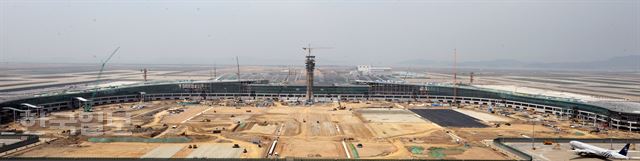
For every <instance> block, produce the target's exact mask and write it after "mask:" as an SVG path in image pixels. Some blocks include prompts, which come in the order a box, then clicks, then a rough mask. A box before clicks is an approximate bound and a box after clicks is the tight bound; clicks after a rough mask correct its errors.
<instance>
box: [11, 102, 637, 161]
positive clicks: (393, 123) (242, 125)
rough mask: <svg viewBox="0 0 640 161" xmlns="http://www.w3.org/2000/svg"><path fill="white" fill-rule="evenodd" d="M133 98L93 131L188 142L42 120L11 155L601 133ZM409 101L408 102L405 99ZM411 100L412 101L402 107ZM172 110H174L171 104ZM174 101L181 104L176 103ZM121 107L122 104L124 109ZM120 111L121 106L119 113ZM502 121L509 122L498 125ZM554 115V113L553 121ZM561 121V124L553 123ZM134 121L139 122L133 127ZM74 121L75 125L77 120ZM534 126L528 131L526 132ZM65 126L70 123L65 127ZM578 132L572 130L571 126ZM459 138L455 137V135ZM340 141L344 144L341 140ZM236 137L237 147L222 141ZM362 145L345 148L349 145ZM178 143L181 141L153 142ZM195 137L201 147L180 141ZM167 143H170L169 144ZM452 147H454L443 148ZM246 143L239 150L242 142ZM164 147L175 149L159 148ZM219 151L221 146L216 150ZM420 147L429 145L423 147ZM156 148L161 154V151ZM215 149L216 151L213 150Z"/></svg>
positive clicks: (358, 107) (363, 154) (387, 145)
mask: <svg viewBox="0 0 640 161" xmlns="http://www.w3.org/2000/svg"><path fill="white" fill-rule="evenodd" d="M134 105H136V104H121V105H108V106H97V107H96V108H95V111H96V112H97V111H100V112H103V113H113V115H112V116H109V117H105V118H103V119H97V120H96V121H94V122H93V123H99V124H100V123H102V125H104V126H105V127H104V128H103V129H94V130H97V131H100V130H103V131H102V132H113V131H116V130H119V131H121V132H130V135H125V136H121V135H111V133H105V135H103V136H100V137H141V138H176V137H186V138H189V139H191V141H190V142H188V143H143V142H112V143H92V142H88V141H87V139H88V138H89V136H80V137H71V136H69V134H67V133H61V131H62V130H61V129H56V128H48V127H23V126H21V125H18V124H12V125H11V126H10V127H11V128H16V129H23V130H27V131H36V132H39V133H43V134H44V136H48V137H52V138H58V141H54V142H52V143H50V144H45V145H42V146H38V147H35V148H32V149H28V150H25V151H21V152H18V153H15V154H12V156H17V157H21V156H24V157H114V156H117V157H130V158H137V157H143V156H144V157H150V156H154V155H157V156H161V157H172V158H185V157H215V156H209V155H208V153H210V152H208V151H219V152H221V154H220V156H228V157H240V158H263V157H270V158H274V157H280V158H283V157H288V156H292V157H305V158H306V157H309V158H346V157H347V152H348V153H349V155H350V156H352V157H355V156H356V155H354V152H353V151H352V150H353V149H355V150H356V151H357V153H358V155H357V156H358V157H359V158H363V159H366V158H377V159H383V158H387V159H411V158H432V157H431V156H429V155H428V154H414V153H412V152H411V151H410V149H409V148H407V147H423V148H425V149H428V148H431V147H441V148H445V150H444V151H443V154H446V157H445V158H447V159H496V160H503V159H510V158H508V157H505V155H504V154H501V153H498V152H496V151H494V150H493V149H490V148H488V147H486V146H485V145H483V144H482V143H481V142H482V141H483V140H488V139H494V138H496V137H531V136H535V137H560V136H562V137H592V138H597V137H603V136H607V135H606V134H590V133H588V131H586V130H584V129H578V128H575V129H565V130H563V131H558V130H557V129H554V128H552V127H549V126H545V125H541V124H540V123H539V124H537V125H535V127H533V125H532V124H529V123H528V122H526V121H522V120H520V118H518V117H506V116H498V115H495V114H490V113H486V112H483V111H479V110H469V109H464V110H463V111H465V112H463V113H465V114H467V115H472V117H476V118H477V119H480V120H483V121H485V122H487V124H492V123H495V122H501V123H502V124H503V125H502V126H500V127H495V126H491V127H487V128H444V127H441V126H439V125H437V124H435V123H432V122H431V121H429V120H426V119H424V118H422V117H420V116H418V115H416V114H415V113H412V112H411V111H409V110H407V109H405V107H404V106H401V105H399V104H397V103H389V102H375V101H368V102H364V101H363V102H360V103H344V102H343V105H346V106H347V108H346V109H344V110H339V109H335V108H336V107H337V106H338V104H337V102H332V103H318V104H315V105H312V106H302V105H296V106H286V105H282V104H280V103H275V104H274V106H271V107H255V106H250V105H246V106H222V105H216V104H213V105H186V106H183V105H178V104H176V102H175V101H167V102H161V101H154V102H147V103H145V107H144V108H141V109H134V108H131V107H132V106H134ZM405 106H408V105H405ZM409 108H411V107H409ZM169 109H171V110H177V111H181V110H183V111H181V112H170V111H169ZM178 109H180V110H178ZM123 111H126V112H123ZM78 113H79V111H64V112H56V113H52V114H51V115H50V116H48V117H45V118H41V120H44V121H45V124H47V125H49V122H51V121H59V120H64V119H68V118H69V117H71V116H73V115H77V114H78ZM123 113H127V114H123ZM506 122H509V123H510V125H504V123H506ZM559 122H560V121H559ZM559 125H562V126H563V127H566V126H568V124H559ZM136 126H139V127H136ZM72 127H73V128H78V127H81V126H80V125H79V124H77V125H75V126H72ZM533 128H535V134H533V133H532V132H533V130H532V129H533ZM69 129H72V128H69ZM577 133H579V134H581V135H580V136H574V134H577ZM608 134H610V135H612V136H618V137H637V136H636V134H628V133H625V132H621V131H609V132H608ZM460 139H462V140H460ZM275 140H278V144H277V145H276V147H275V153H277V154H278V155H273V156H267V153H268V150H269V147H270V146H271V144H272V143H273V141H275ZM343 140H344V141H345V145H347V147H346V149H347V150H346V151H345V147H343V144H342V141H343ZM235 144H238V146H239V148H234V149H228V148H231V146H234V145H235ZM359 144H361V145H362V147H356V148H352V147H351V145H354V146H355V145H359ZM167 145H177V146H180V147H182V148H181V149H176V148H175V147H173V148H166V149H163V148H159V149H156V148H158V147H165V146H167ZM190 145H199V147H202V148H203V149H201V150H198V149H192V148H187V147H188V146H190ZM168 147H171V146H168ZM447 148H453V149H447ZM245 149H246V153H245V152H244V150H245ZM164 151H167V152H170V153H174V154H172V155H171V154H164V153H163V152H164ZM222 152H224V154H222ZM424 153H428V150H425V151H424ZM160 154H162V155H160ZM216 156H218V155H216Z"/></svg>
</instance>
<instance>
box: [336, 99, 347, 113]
mask: <svg viewBox="0 0 640 161" xmlns="http://www.w3.org/2000/svg"><path fill="white" fill-rule="evenodd" d="M341 99H342V98H340V96H338V107H336V109H338V110H345V109H347V107H346V106H342V103H341V101H342V100H341Z"/></svg>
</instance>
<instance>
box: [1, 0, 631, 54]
mask: <svg viewBox="0 0 640 161" xmlns="http://www.w3.org/2000/svg"><path fill="white" fill-rule="evenodd" d="M307 43H312V45H314V46H322V47H331V49H322V50H317V52H316V55H317V56H318V64H320V65H322V64H349V63H351V64H374V65H376V64H389V63H396V62H401V61H405V60H411V59H426V60H439V61H450V60H451V59H452V57H453V56H452V55H453V54H452V52H453V49H454V48H457V50H458V58H459V60H460V61H473V60H492V59H516V60H522V61H533V62H562V61H591V60H598V59H604V58H609V57H613V56H622V55H638V54H640V1H638V0H628V1H617V0H602V1H591V0H583V1H573V0H547V1H499V0H489V1H466V0H465V1H444V0H442V1H440V0H439V1H427V0H425V1H403V0H397V1H364V0H362V1H360V0H352V1H348V2H343V1H326V0H325V1H270V0H267V1H216V2H210V1H188V2H182V1H160V2H158V1H135V0H134V1H126V2H122V1H89V2H85V1H8V0H0V62H54V63H97V62H99V61H100V60H101V59H104V58H105V57H107V56H108V55H109V53H110V52H111V51H112V50H113V49H115V48H116V47H118V46H120V47H121V49H120V52H119V53H118V54H117V55H116V56H115V57H114V58H113V59H112V63H141V64H143V63H146V64H149V63H171V64H194V63H197V64H212V63H214V62H216V63H218V64H232V63H235V62H234V60H233V59H234V57H235V56H239V57H240V61H241V63H243V64H296V65H302V63H303V51H302V50H301V49H300V47H302V46H306V44H307Z"/></svg>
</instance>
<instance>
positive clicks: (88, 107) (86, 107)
mask: <svg viewBox="0 0 640 161" xmlns="http://www.w3.org/2000/svg"><path fill="white" fill-rule="evenodd" d="M118 50H120V47H119V46H118V47H117V48H116V50H113V52H112V53H111V55H109V57H107V59H105V60H104V61H102V65H101V66H100V72H98V77H97V79H96V86H95V87H93V92H92V93H91V100H90V101H86V102H85V105H84V112H91V110H92V109H91V108H92V107H91V106H92V105H93V102H92V101H93V100H94V99H95V97H96V93H98V88H99V85H100V81H101V78H102V72H103V71H104V67H105V66H106V65H107V62H109V60H111V58H112V57H113V55H116V53H117V52H118Z"/></svg>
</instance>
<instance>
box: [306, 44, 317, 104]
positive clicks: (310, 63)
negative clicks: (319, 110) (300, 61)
mask: <svg viewBox="0 0 640 161" xmlns="http://www.w3.org/2000/svg"><path fill="white" fill-rule="evenodd" d="M303 49H304V50H306V51H307V53H308V55H307V56H306V58H307V60H306V61H305V65H306V69H307V103H313V70H314V69H315V68H316V60H315V59H316V56H313V55H311V48H303Z"/></svg>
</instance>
